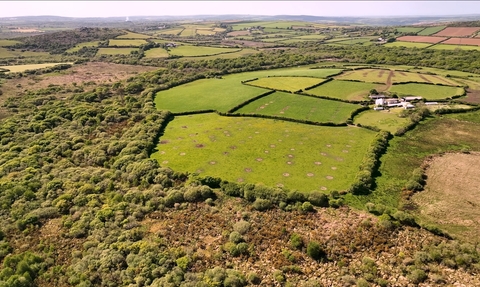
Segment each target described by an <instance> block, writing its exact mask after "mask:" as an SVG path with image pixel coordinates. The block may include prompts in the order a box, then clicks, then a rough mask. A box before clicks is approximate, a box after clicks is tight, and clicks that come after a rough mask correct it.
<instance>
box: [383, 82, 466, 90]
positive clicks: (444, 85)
mask: <svg viewBox="0 0 480 287" xmlns="http://www.w3.org/2000/svg"><path fill="white" fill-rule="evenodd" d="M405 84H424V85H432V86H443V87H457V88H461V87H463V86H451V85H446V84H442V83H428V82H417V81H405V82H398V83H392V85H405Z"/></svg>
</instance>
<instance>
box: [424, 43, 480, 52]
mask: <svg viewBox="0 0 480 287" xmlns="http://www.w3.org/2000/svg"><path fill="white" fill-rule="evenodd" d="M428 49H436V50H457V49H458V50H475V51H480V46H468V45H449V44H437V45H433V46H431V47H429V48H428Z"/></svg>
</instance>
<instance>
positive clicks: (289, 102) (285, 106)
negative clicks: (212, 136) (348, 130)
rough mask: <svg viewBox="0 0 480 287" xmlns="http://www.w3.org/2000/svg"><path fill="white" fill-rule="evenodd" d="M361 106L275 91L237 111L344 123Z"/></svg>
mask: <svg viewBox="0 0 480 287" xmlns="http://www.w3.org/2000/svg"><path fill="white" fill-rule="evenodd" d="M359 108H360V106H359V105H355V104H349V103H344V102H340V101H331V100H324V99H319V98H314V97H309V96H303V95H297V94H290V93H284V92H275V93H273V94H271V95H268V96H266V97H263V98H261V99H258V100H256V101H254V102H252V103H250V104H248V105H246V106H244V107H242V108H241V109H239V110H238V111H236V113H239V114H260V115H269V116H278V117H285V118H291V119H297V120H308V121H313V122H332V123H344V122H346V121H347V119H348V118H349V117H350V115H351V113H352V112H353V111H355V110H357V109H359Z"/></svg>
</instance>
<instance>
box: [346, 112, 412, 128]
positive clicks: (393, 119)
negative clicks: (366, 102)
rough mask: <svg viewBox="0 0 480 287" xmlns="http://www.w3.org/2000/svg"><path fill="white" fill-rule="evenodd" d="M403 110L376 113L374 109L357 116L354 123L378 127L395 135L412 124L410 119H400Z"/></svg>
mask: <svg viewBox="0 0 480 287" xmlns="http://www.w3.org/2000/svg"><path fill="white" fill-rule="evenodd" d="M403 110H404V109H403V108H394V109H390V110H382V111H374V110H373V109H372V110H368V111H365V112H362V113H361V114H360V115H358V116H356V117H355V118H354V123H355V124H361V125H363V126H373V127H377V128H379V129H381V130H385V131H389V132H391V133H392V134H393V133H395V132H396V131H398V130H399V129H400V128H402V127H405V126H407V125H408V124H409V123H410V118H408V117H403V118H402V117H399V114H400V112H402V111H403Z"/></svg>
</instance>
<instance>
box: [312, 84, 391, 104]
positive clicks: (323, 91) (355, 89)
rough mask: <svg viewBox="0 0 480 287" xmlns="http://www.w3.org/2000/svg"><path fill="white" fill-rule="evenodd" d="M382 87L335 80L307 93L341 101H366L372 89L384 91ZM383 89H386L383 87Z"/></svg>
mask: <svg viewBox="0 0 480 287" xmlns="http://www.w3.org/2000/svg"><path fill="white" fill-rule="evenodd" d="M382 87H383V86H382V85H378V84H373V83H361V82H351V81H341V80H334V81H331V82H328V83H325V84H322V85H320V86H318V87H316V88H313V89H311V90H308V91H305V93H307V94H309V95H315V96H323V97H330V98H337V99H341V100H348V101H352V100H357V101H361V100H365V96H367V95H368V94H369V91H370V90H371V89H379V90H381V89H382ZM383 89H385V88H384V87H383Z"/></svg>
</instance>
